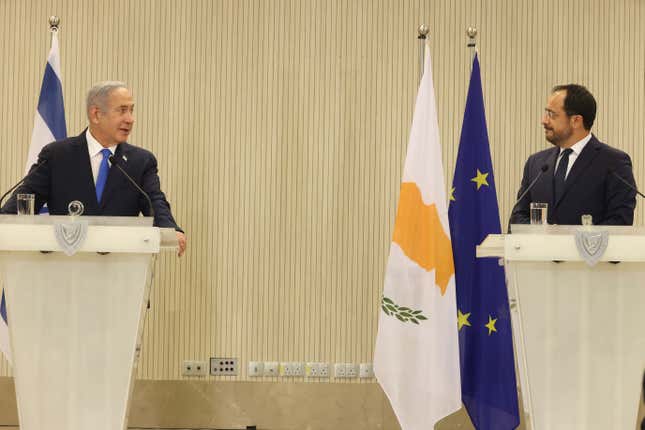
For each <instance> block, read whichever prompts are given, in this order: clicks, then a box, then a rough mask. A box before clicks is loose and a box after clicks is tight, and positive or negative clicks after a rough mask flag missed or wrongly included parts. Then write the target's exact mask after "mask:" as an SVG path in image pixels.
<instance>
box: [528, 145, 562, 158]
mask: <svg viewBox="0 0 645 430" xmlns="http://www.w3.org/2000/svg"><path fill="white" fill-rule="evenodd" d="M556 150H557V148H556V147H555V146H554V147H551V148H547V149H544V150H542V151H538V152H536V153H534V154H532V155H531V156H530V157H529V160H540V161H544V160H546V159H547V158H549V156H551V155H552V154H553V152H554V151H556Z"/></svg>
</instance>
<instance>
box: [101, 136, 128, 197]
mask: <svg viewBox="0 0 645 430" xmlns="http://www.w3.org/2000/svg"><path fill="white" fill-rule="evenodd" d="M127 153H128V144H127V143H120V144H119V145H118V146H117V147H116V151H114V158H115V159H116V160H117V162H118V163H120V164H119V165H120V166H121V167H122V168H123V169H124V170H127V169H126V163H127ZM124 179H125V178H124V176H123V172H120V171H119V169H118V168H116V167H115V166H112V167H110V173H108V177H107V182H106V183H105V189H104V190H103V195H102V196H101V202H100V205H99V206H100V208H101V209H103V208H104V207H105V205H106V204H107V202H109V201H110V198H111V197H112V195H113V194H114V192H115V191H116V190H117V189H118V188H119V185H120V184H121V183H122V182H123V180H124Z"/></svg>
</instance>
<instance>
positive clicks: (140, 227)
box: [0, 215, 172, 430]
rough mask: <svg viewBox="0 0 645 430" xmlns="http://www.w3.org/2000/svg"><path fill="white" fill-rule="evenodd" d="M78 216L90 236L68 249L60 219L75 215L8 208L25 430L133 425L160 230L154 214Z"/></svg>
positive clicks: (16, 368) (4, 238)
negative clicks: (27, 213)
mask: <svg viewBox="0 0 645 430" xmlns="http://www.w3.org/2000/svg"><path fill="white" fill-rule="evenodd" d="M77 219H80V220H82V221H83V222H87V223H88V224H89V226H88V228H87V236H86V238H85V241H84V243H83V244H82V246H81V247H80V248H79V250H78V252H77V253H76V254H75V255H72V256H69V257H68V256H67V255H65V254H64V253H63V252H61V247H60V246H59V245H58V243H57V241H56V238H55V234H54V225H55V224H56V223H61V222H70V220H71V218H70V217H60V216H49V217H24V216H23V217H19V216H10V215H3V216H0V270H1V272H2V278H3V281H4V288H5V294H6V300H7V316H8V323H9V333H10V338H11V348H12V361H13V372H14V379H15V386H16V397H17V403H18V415H19V420H20V429H21V430H45V429H48V430H49V429H51V430H87V429H93V430H94V429H96V430H116V429H119V430H122V429H125V428H126V425H127V418H128V402H129V397H130V394H131V392H132V388H133V380H134V370H135V368H136V358H137V356H138V345H140V338H141V334H142V328H143V321H144V318H143V317H144V315H145V307H146V304H147V298H148V295H149V289H150V283H151V260H152V257H153V256H154V255H155V254H157V253H158V252H159V250H160V245H161V239H160V237H161V234H160V229H158V228H156V227H151V223H152V221H151V220H150V219H146V218H134V217H109V218H108V217H104V218H103V217H101V218H98V217H80V218H77ZM170 246H171V247H172V243H171V244H170ZM43 251H44V252H43Z"/></svg>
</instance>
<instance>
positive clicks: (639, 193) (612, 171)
mask: <svg viewBox="0 0 645 430" xmlns="http://www.w3.org/2000/svg"><path fill="white" fill-rule="evenodd" d="M609 171H610V172H611V174H612V175H614V176H615V177H617V178H618V179H619V180H620V182H622V183H623V184H625V185H627V186H628V187H629V188H630V189H631V190H633V191H636V194H638V195H639V196H641V197H643V198H645V195H643V193H641V192H640V191H638V188H636V187H635V186H633V185H632V184H630V183H629V182H627V181H626V180H625V178H623V177H622V176H620V175H619V174H618V173H616V171H615V170H614V169H609Z"/></svg>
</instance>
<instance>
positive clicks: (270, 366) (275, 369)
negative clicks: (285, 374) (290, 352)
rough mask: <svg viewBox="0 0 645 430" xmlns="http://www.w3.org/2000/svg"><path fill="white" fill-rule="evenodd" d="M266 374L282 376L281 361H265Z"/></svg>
mask: <svg viewBox="0 0 645 430" xmlns="http://www.w3.org/2000/svg"><path fill="white" fill-rule="evenodd" d="M263 373H264V376H280V363H278V362H277V361H265V362H264V372H263Z"/></svg>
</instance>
